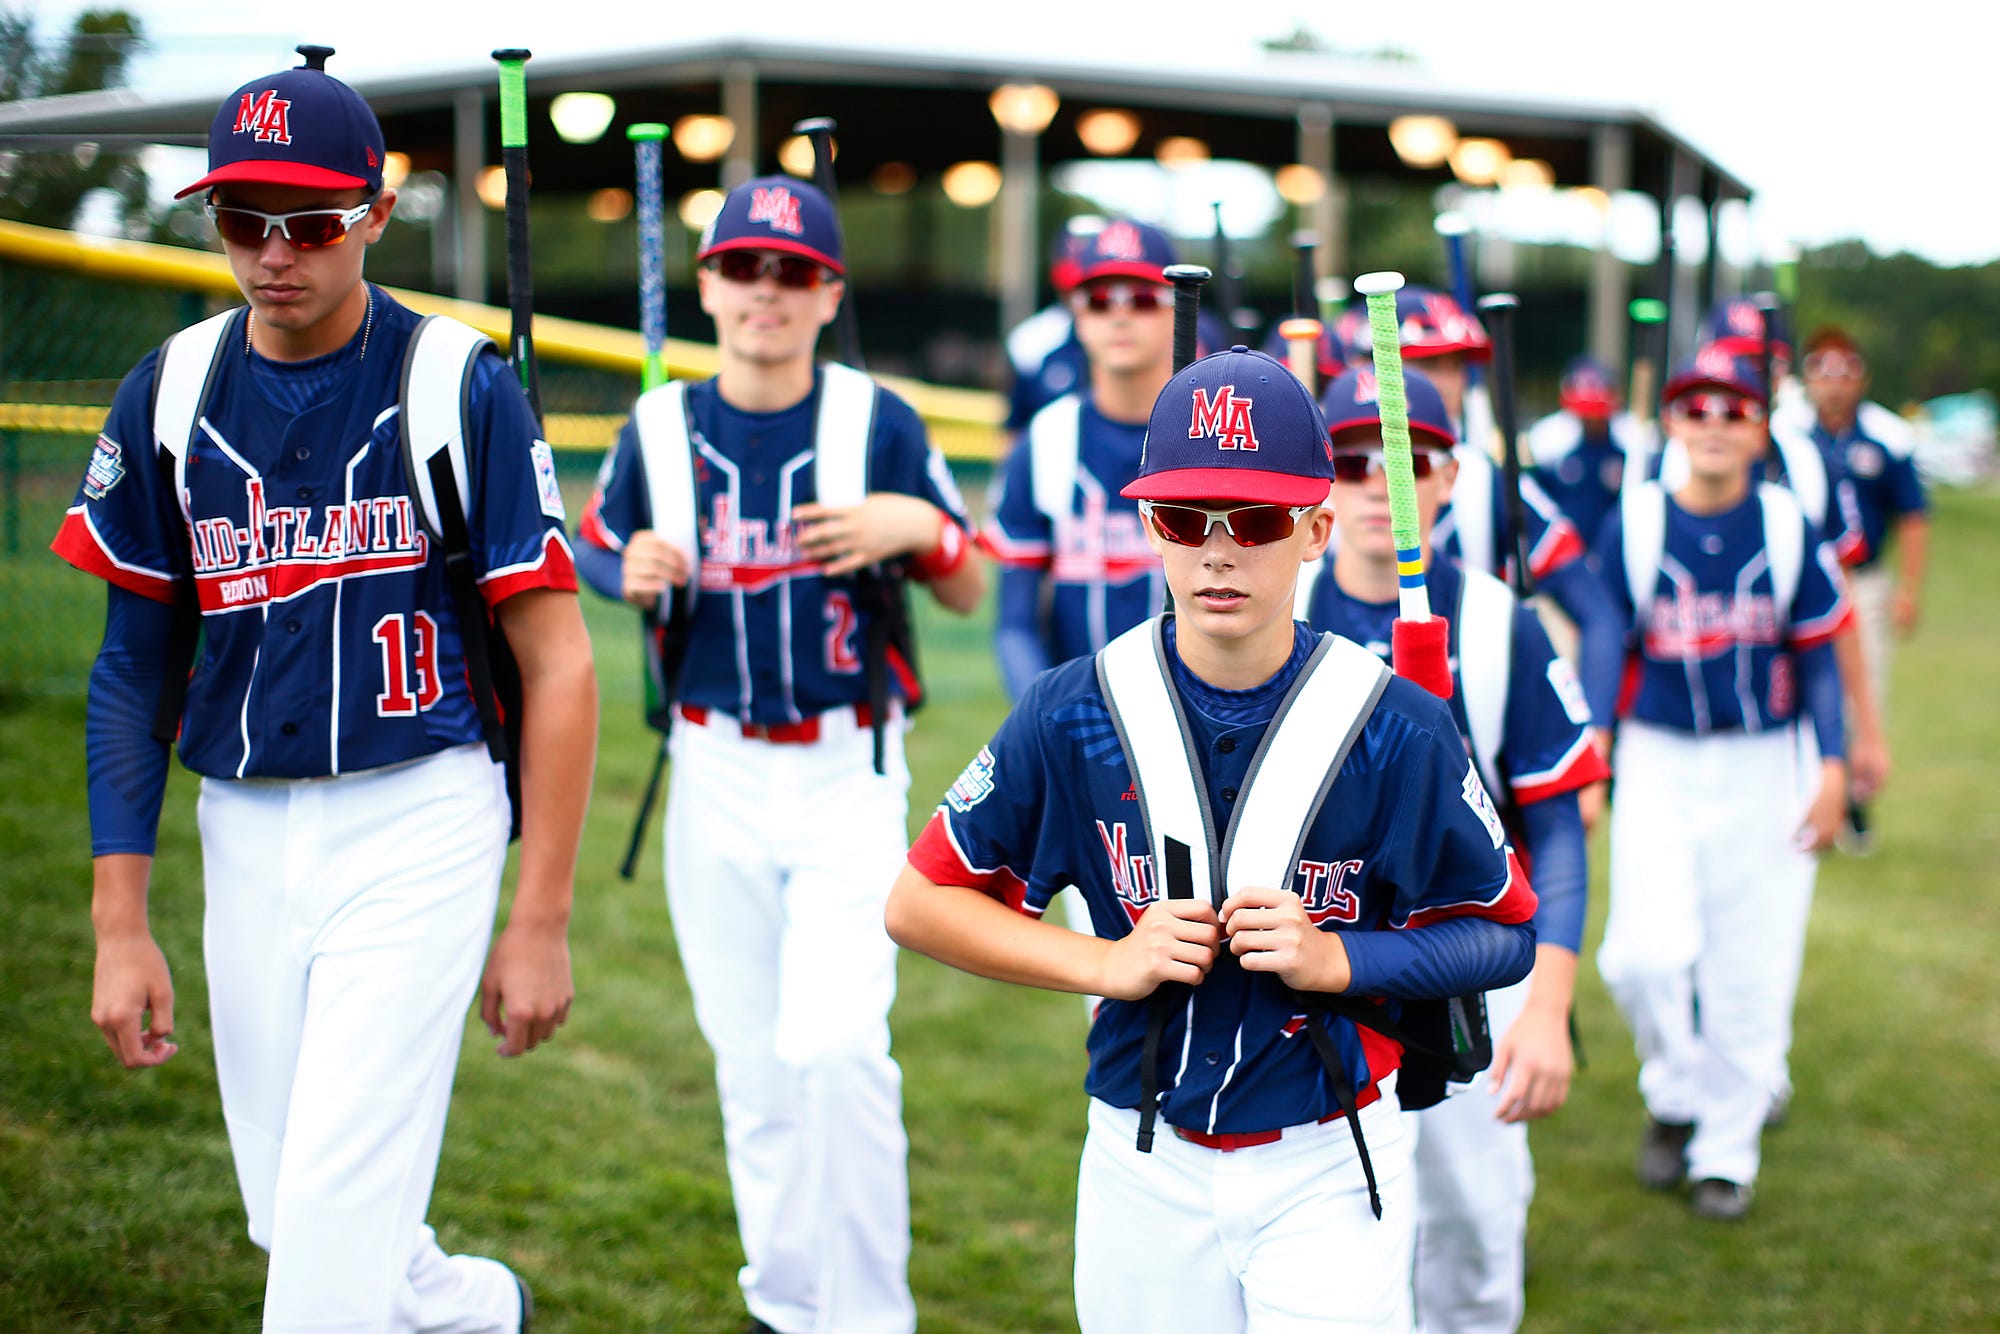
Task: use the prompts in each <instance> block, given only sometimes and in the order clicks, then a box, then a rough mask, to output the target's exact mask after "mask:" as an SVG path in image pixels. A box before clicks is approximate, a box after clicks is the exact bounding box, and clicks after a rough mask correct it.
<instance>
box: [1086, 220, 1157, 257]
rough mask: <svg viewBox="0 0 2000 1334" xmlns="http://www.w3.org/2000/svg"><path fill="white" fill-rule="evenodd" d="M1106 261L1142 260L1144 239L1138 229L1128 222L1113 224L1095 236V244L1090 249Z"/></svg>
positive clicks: (1144, 247) (1144, 253) (1144, 255)
mask: <svg viewBox="0 0 2000 1334" xmlns="http://www.w3.org/2000/svg"><path fill="white" fill-rule="evenodd" d="M1091 248H1092V249H1093V250H1095V251H1096V252H1097V253H1098V254H1099V255H1100V256H1102V257H1104V258H1106V259H1144V258H1145V257H1146V242H1145V238H1144V237H1142V236H1140V235H1139V229H1138V228H1137V227H1134V226H1133V225H1132V224H1131V223H1129V222H1114V223H1112V224H1111V225H1110V226H1109V227H1106V228H1105V229H1104V230H1103V231H1101V232H1099V233H1098V234H1097V243H1096V244H1095V245H1094V246H1092V247H1091Z"/></svg>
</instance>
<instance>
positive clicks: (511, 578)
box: [479, 528, 576, 607]
mask: <svg viewBox="0 0 2000 1334" xmlns="http://www.w3.org/2000/svg"><path fill="white" fill-rule="evenodd" d="M530 588H553V589H555V590H556V591H557V592H559V593H574V592H576V562H575V561H574V560H573V559H571V557H570V553H569V542H568V541H567V540H565V539H564V537H563V535H562V534H561V533H559V532H557V531H556V530H555V529H553V528H551V529H549V530H548V531H547V532H546V533H544V534H543V535H542V551H541V554H540V555H539V556H537V557H536V558H535V559H534V560H533V561H531V562H528V563H527V564H523V565H509V566H507V567H506V568H504V569H499V570H492V571H489V572H488V573H487V575H486V577H485V578H484V579H482V580H480V581H479V592H480V594H481V595H482V596H484V597H485V599H486V605H487V606H488V607H497V606H499V605H500V604H501V603H503V602H505V601H506V600H507V599H508V598H510V597H513V596H514V595H515V594H516V593H520V592H524V591H526V590H527V589H530Z"/></svg>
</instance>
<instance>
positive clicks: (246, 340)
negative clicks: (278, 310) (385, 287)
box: [243, 285, 375, 361]
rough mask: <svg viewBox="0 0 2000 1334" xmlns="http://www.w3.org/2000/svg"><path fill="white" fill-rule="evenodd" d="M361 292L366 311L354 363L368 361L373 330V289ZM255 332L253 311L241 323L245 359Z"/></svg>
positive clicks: (365, 289) (362, 320)
mask: <svg viewBox="0 0 2000 1334" xmlns="http://www.w3.org/2000/svg"><path fill="white" fill-rule="evenodd" d="M362 290H363V291H365V292H366V293H367V294H368V310H367V313H366V314H364V315H363V316H362V317H361V353H360V355H359V356H357V357H355V358H354V359H355V360H356V361H366V360H368V335H369V334H371V333H373V332H374V330H375V289H374V288H372V287H367V286H365V285H364V286H363V288H362ZM256 332H257V312H256V311H254V310H253V311H251V312H250V318H248V319H246V320H244V321H243V355H244V356H246V357H247V356H249V355H250V339H251V337H252V336H253V335H254V334H255V333H256Z"/></svg>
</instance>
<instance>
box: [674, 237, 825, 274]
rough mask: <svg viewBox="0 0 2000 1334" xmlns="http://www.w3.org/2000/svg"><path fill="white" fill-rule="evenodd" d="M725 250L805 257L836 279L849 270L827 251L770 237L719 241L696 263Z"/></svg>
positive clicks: (703, 252)
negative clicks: (770, 252) (831, 273)
mask: <svg viewBox="0 0 2000 1334" xmlns="http://www.w3.org/2000/svg"><path fill="white" fill-rule="evenodd" d="M725 250H775V251H777V252H778V253H779V254H781V255H804V256H805V257H806V258H807V259H809V260H812V261H813V262H814V263H816V264H824V265H826V266H827V267H828V268H829V269H832V270H833V272H834V275H835V276H836V277H840V278H845V277H846V276H847V270H846V269H845V268H843V267H842V266H841V263H840V261H839V260H837V259H835V258H833V257H832V256H831V255H829V254H827V253H826V252H825V251H823V250H815V249H814V248H813V247H811V246H809V245H804V244H802V243H800V242H798V241H779V240H774V239H772V238H771V237H768V236H738V237H736V238H734V239H733V240H728V241H717V242H716V243H715V244H714V245H712V246H710V247H709V248H708V249H706V250H704V251H702V252H701V253H700V254H699V255H696V256H695V257H694V262H695V263H697V264H699V263H701V262H702V261H703V260H705V259H707V258H708V257H709V256H710V255H719V254H721V253H722V252H723V251H725Z"/></svg>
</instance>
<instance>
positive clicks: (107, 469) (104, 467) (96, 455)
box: [83, 435, 125, 500]
mask: <svg viewBox="0 0 2000 1334" xmlns="http://www.w3.org/2000/svg"><path fill="white" fill-rule="evenodd" d="M124 480H125V456H124V453H123V452H122V451H121V450H120V449H119V448H118V442H117V441H116V440H113V439H112V438H111V437H110V436H108V435H100V436H98V437H97V448H95V449H93V450H91V451H90V466H89V467H87V468H85V469H84V470H83V494H84V496H85V498H87V499H90V500H102V499H104V493H105V492H107V491H109V490H110V489H111V488H112V487H114V486H116V485H118V483H120V482H122V481H124Z"/></svg>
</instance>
